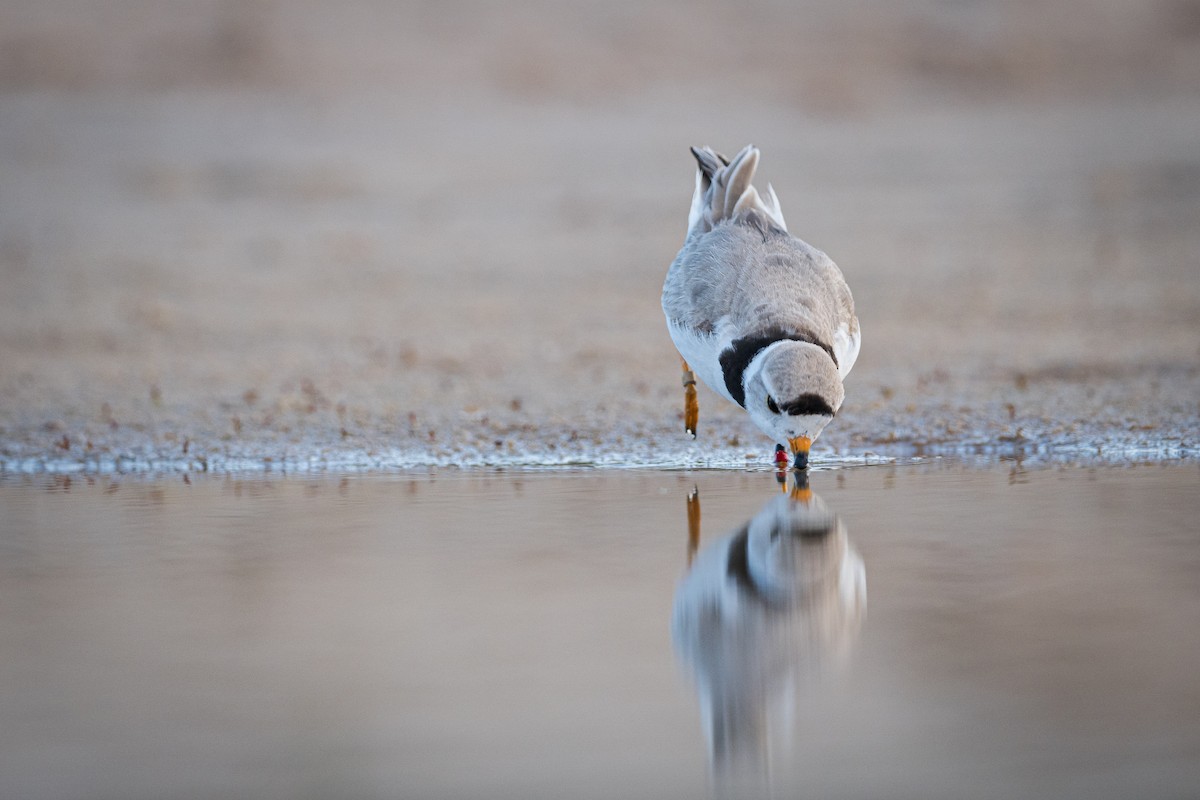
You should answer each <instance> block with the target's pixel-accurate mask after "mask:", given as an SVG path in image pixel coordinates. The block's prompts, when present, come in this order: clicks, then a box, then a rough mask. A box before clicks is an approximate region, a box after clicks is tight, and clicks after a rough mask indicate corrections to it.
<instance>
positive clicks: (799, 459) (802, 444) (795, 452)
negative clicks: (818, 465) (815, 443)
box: [788, 436, 812, 469]
mask: <svg viewBox="0 0 1200 800" xmlns="http://www.w3.org/2000/svg"><path fill="white" fill-rule="evenodd" d="M788 445H789V446H790V447H791V448H792V456H793V457H794V458H795V462H794V463H793V464H792V469H808V449H809V448H810V447H812V439H810V438H808V437H807V436H797V437H796V438H794V439H788Z"/></svg>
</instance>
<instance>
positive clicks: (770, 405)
mask: <svg viewBox="0 0 1200 800" xmlns="http://www.w3.org/2000/svg"><path fill="white" fill-rule="evenodd" d="M767 408H769V409H771V413H772V414H778V413H779V406H777V405H775V398H774V397H771V395H767Z"/></svg>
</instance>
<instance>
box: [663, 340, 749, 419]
mask: <svg viewBox="0 0 1200 800" xmlns="http://www.w3.org/2000/svg"><path fill="white" fill-rule="evenodd" d="M667 331H668V332H669V333H670V334H671V341H672V342H674V343H675V349H677V350H678V351H679V355H681V356H683V360H684V361H686V362H687V363H688V366H689V367H691V369H692V371H693V372H695V373H696V377H697V378H699V379H700V380H702V381H704V385H705V386H707V387H708V388H710V389H712V390H713V391H714V392H716V393H717V394H719V395H721V397H724V398H725V399H726V400H728V401H729V402H731V403H733V402H734V400H733V398H732V397H730V396H729V390H728V389H726V388H725V374H724V373H723V372H721V363H720V361H719V359H720V355H721V351H722V350H724V349H725V348H726V347H728V346H729V341H728V339H727V338H723V337H722V336H721V334H720V327H718V332H717V333H713V334H708V335H705V334H698V333H695V332H693V331H691V330H689V329H685V328H681V327H679V326H677V325H675V324H674V323H673V322H672V321H671V320H670V319H668V320H667ZM735 405H736V403H735Z"/></svg>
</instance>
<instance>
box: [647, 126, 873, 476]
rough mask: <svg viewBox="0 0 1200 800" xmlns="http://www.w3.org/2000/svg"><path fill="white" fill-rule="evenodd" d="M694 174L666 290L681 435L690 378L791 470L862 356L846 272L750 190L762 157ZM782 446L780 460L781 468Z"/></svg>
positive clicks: (705, 154)
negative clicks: (731, 406)
mask: <svg viewBox="0 0 1200 800" xmlns="http://www.w3.org/2000/svg"><path fill="white" fill-rule="evenodd" d="M692 154H693V155H695V157H696V161H697V163H698V164H699V169H698V171H697V172H696V191H695V194H694V195H693V196H692V208H691V213H689V214H688V232H687V238H686V239H685V240H684V243H683V248H682V249H681V250H680V251H679V255H677V256H676V257H675V261H674V262H672V263H671V268H670V269H669V270H668V271H667V280H666V283H664V284H663V295H662V307H663V313H665V314H666V316H667V329H668V330H669V331H670V333H671V340H672V341H673V342H675V347H676V348H678V350H679V354H680V355H681V356H682V357H683V384H684V427H685V429H686V430H687V432H688V433H690V434H691V435H692V436H693V437H695V435H696V423H697V419H698V416H699V405H698V403H697V400H696V386H695V383H696V377H697V376H699V378H700V380H702V381H704V383H705V384H706V385H708V387H709V388H711V389H712V390H713V391H715V392H716V393H717V394H719V395H721V396H723V397H725V398H726V399H728V400H730V401H731V402H734V403H737V404H738V405H739V406H741V407H742V408H744V409H746V413H748V414H749V415H750V419H752V420H754V423H755V424H756V425H758V427H759V428H761V429H762V430H763V431H764V432H765V433H766V434H767V435H768V436H770V437H771V438H772V439H774V440H775V441H776V442H787V443H788V446H789V447H790V448H791V452H792V454H793V455H794V457H795V462H794V464H793V466H794V467H795V468H796V469H804V468H806V467H807V466H808V451H809V447H810V446H811V445H812V442H813V440H814V439H816V438H817V437H818V436H819V435H820V434H821V431H822V430H823V429H824V428H825V426H826V425H828V424H829V421H830V420H832V419H833V417H834V415H835V414H836V413H837V411H838V408H840V407H841V405H842V399H843V397H845V391H844V390H843V389H842V380H843V379H844V378H845V377H846V374H847V373H848V372H850V368H851V367H852V366H854V361H855V359H856V358H857V357H858V348H859V329H858V318H857V317H856V316H855V315H854V298H853V297H852V296H851V294H850V287H848V286H847V285H846V281H845V279H844V278H843V277H842V273H841V270H839V269H838V267H837V265H836V264H834V263H833V261H832V260H831V259H830V258H829V256H827V255H825V254H824V253H822V252H821V251H820V250H817V249H816V248H815V247H812V246H811V245H808V244H806V243H805V242H802V241H800V240H799V239H797V238H796V237H795V236H792V235H791V234H789V233H788V230H787V223H785V222H784V220H783V212H781V211H780V210H779V198H777V197H776V196H775V190H774V189H772V188H771V186H770V185H769V184H768V185H767V191H766V193H765V194H762V195H760V194H759V192H758V191H757V190H756V189H755V188H754V187H753V186H752V185H751V183H750V182H751V180H753V178H754V171H755V169H756V168H757V167H758V149H757V148H755V147H754V146H752V145H747V146H746V147H745V148H743V149H742V151H741V152H740V153H738V154H737V156H735V157H734V159H733V160H732V161H730V160H729V159H727V158H725V157H724V156H722V155H720V154H719V153H717V152H715V151H713V150H712V149H710V148H708V147H703V148H695V147H693V148H692ZM782 450H783V448H782V445H780V446H779V447H778V448H777V450H776V452H777V458H779V459H780V460H783V461H786V460H787V456H786V455H783V454H782Z"/></svg>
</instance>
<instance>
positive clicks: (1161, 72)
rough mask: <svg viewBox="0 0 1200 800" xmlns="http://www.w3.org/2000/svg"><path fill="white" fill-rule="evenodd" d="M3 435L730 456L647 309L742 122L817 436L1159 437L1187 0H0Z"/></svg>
mask: <svg viewBox="0 0 1200 800" xmlns="http://www.w3.org/2000/svg"><path fill="white" fill-rule="evenodd" d="M0 14H2V15H3V17H4V25H3V32H2V33H0V52H3V53H4V57H3V58H2V59H0V106H2V108H3V112H2V113H0V163H2V164H3V170H4V178H3V180H2V181H0V276H2V285H3V291H2V292H0V470H3V471H5V472H26V471H39V470H49V471H54V472H68V471H77V470H86V471H92V472H95V471H128V470H143V471H144V470H162V471H184V470H197V469H211V470H220V471H239V470H247V469H249V470H255V471H261V470H263V469H272V468H281V467H282V468H286V469H290V470H297V469H314V468H315V469H338V468H340V469H396V468H403V467H411V466H415V465H428V464H435V465H447V464H461V465H487V464H492V465H517V464H532V465H555V464H571V463H576V464H598V465H674V466H688V465H693V466H698V465H709V466H737V465H741V464H745V463H753V464H761V463H765V461H766V459H767V457H768V456H769V453H770V447H771V443H770V442H766V441H764V439H763V437H762V436H761V435H760V434H759V433H758V432H757V431H756V430H754V429H753V428H752V427H751V426H749V425H748V424H747V423H746V422H745V420H744V419H743V418H742V415H741V412H740V411H739V410H737V409H734V408H732V407H730V406H729V405H728V404H726V403H724V401H722V400H720V399H719V398H717V397H716V396H715V395H713V394H712V393H710V392H707V391H704V392H703V393H702V395H701V438H700V440H699V441H698V442H697V443H695V444H692V443H690V442H688V441H686V440H685V439H684V437H683V433H682V430H681V428H682V425H681V423H680V417H681V410H682V409H681V405H682V403H681V397H680V389H679V386H678V366H677V360H676V356H675V353H674V351H673V348H672V346H671V343H670V341H669V339H668V337H667V335H666V332H665V326H664V324H663V320H662V318H661V312H660V310H659V308H658V294H659V291H660V287H661V281H662V278H663V275H664V273H665V270H666V266H667V264H668V263H669V262H670V260H671V259H672V257H673V256H674V253H675V250H676V249H677V248H678V246H679V244H680V242H681V238H682V234H683V228H684V223H685V218H686V210H687V204H688V201H689V197H690V192H691V186H692V175H693V172H692V170H693V165H692V162H691V159H690V156H689V154H688V152H687V147H688V146H689V145H691V144H697V143H709V144H712V145H714V146H717V147H720V148H724V149H727V150H732V149H735V148H737V147H739V146H741V145H742V144H744V143H746V142H748V141H752V142H754V143H755V144H757V145H758V146H759V147H761V148H762V151H763V162H762V169H761V171H762V177H763V179H765V180H769V181H771V182H772V183H773V184H774V186H775V187H776V189H777V190H778V192H779V195H780V198H781V201H782V205H783V209H784V212H785V213H786V215H787V218H788V220H789V224H790V225H791V227H792V228H793V229H794V231H795V232H796V233H797V234H799V235H800V236H802V237H804V238H805V239H807V240H808V241H810V242H812V243H813V244H815V245H816V246H818V247H821V248H822V249H824V250H826V251H827V252H829V253H830V254H831V255H832V256H833V257H834V258H835V260H837V262H838V263H839V264H840V265H841V267H842V269H843V271H844V273H845V274H846V276H847V279H848V281H849V283H850V286H851V287H852V289H853V291H854V293H855V297H856V300H857V303H858V312H859V316H860V319H861V322H862V327H863V331H864V338H863V350H862V355H861V358H860V360H859V362H858V365H857V366H856V367H855V370H854V372H853V374H852V375H851V376H850V378H849V379H848V381H847V400H846V404H845V406H844V408H843V411H842V413H841V415H840V417H839V419H838V420H837V422H836V424H834V425H832V426H831V427H830V428H829V429H828V430H827V432H826V433H825V435H823V437H822V438H821V440H820V441H819V442H818V443H817V447H816V451H815V456H816V459H817V461H818V462H819V463H826V464H831V463H859V462H862V461H864V460H869V459H873V458H877V457H884V458H889V457H896V456H907V455H912V454H931V453H937V452H941V453H964V452H968V453H974V452H979V453H984V454H986V455H996V454H1000V455H1015V456H1022V457H1026V458H1030V457H1037V458H1050V459H1053V458H1062V459H1068V460H1075V461H1077V460H1099V461H1107V462H1116V463H1127V462H1130V461H1146V460H1150V461H1161V460H1172V459H1179V458H1187V459H1190V458H1194V456H1195V454H1196V447H1197V435H1198V428H1200V426H1198V424H1197V420H1198V419H1200V406H1198V403H1200V400H1197V398H1200V366H1198V365H1200V263H1198V262H1197V255H1196V254H1197V253H1200V226H1197V225H1196V220H1197V219H1200V160H1197V153H1196V147H1195V144H1196V136H1195V131H1196V130H1200V92H1198V91H1197V87H1198V86H1200V78H1198V76H1200V47H1198V45H1197V42H1198V41H1200V36H1198V35H1197V33H1196V31H1197V29H1198V27H1197V24H1196V19H1197V18H1200V12H1197V10H1196V7H1195V4H1194V3H1187V2H1174V3H1162V4H1136V5H1135V6H1132V7H1131V6H1129V4H1125V3H1116V2H1099V1H1098V2H1080V3H1062V2H1058V3H1049V4H1039V5H1038V6H1037V7H1032V6H1031V7H1028V8H1025V7H1023V8H1021V9H1019V10H1017V9H1005V10H1001V9H992V8H985V7H983V6H973V5H970V4H963V5H961V6H953V7H952V6H949V5H947V4H939V3H916V4H912V5H910V6H906V7H905V8H903V9H897V8H895V7H894V6H893V5H892V4H884V3H879V4H872V5H871V6H870V7H869V8H864V9H858V10H847V9H843V8H842V7H841V6H840V5H835V4H830V5H825V4H811V5H809V6H806V7H804V8H803V9H794V8H792V7H790V6H788V7H784V6H779V7H776V6H774V5H772V4H770V3H752V4H749V5H743V6H739V7H738V8H737V9H736V10H735V9H733V8H729V7H726V6H723V5H720V4H700V5H696V4H688V5H687V6H686V8H685V7H684V6H683V5H679V6H676V5H672V4H667V5H659V6H655V8H654V9H652V10H647V9H644V8H642V7H641V6H640V5H636V4H608V5H605V6H603V7H601V6H593V5H592V4H588V3H554V4H539V3H518V4H506V5H505V6H504V7H503V12H501V11H500V10H498V9H492V8H491V7H490V6H488V5H487V4H473V3H460V4H452V5H449V6H444V5H439V6H437V10H436V11H435V10H433V7H430V8H423V7H417V6H409V5H407V4H401V5H395V4H382V3H370V2H361V3H354V4H349V5H347V4H335V5H328V6H326V5H323V4H320V3H312V4H290V3H289V4H271V3H257V4H225V3H216V2H213V3H205V2H200V3H187V4H160V3H137V2H134V3H125V4H121V5H120V6H119V7H115V6H114V7H113V8H111V9H107V10H101V7H98V6H94V5H93V4H89V3H82V2H65V1H64V2H56V3H46V4H27V3H19V2H5V3H2V4H0Z"/></svg>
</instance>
